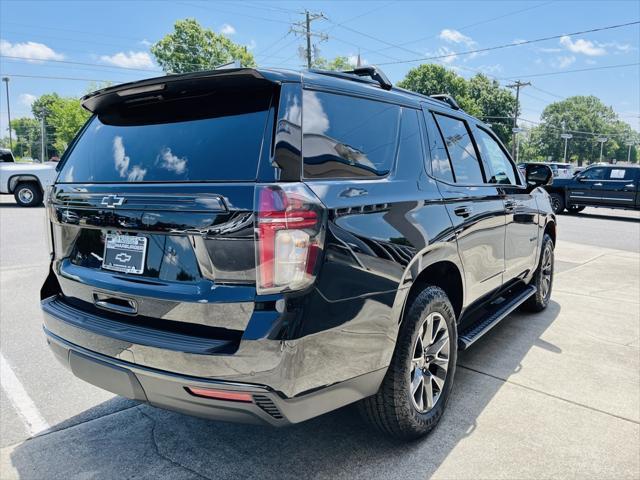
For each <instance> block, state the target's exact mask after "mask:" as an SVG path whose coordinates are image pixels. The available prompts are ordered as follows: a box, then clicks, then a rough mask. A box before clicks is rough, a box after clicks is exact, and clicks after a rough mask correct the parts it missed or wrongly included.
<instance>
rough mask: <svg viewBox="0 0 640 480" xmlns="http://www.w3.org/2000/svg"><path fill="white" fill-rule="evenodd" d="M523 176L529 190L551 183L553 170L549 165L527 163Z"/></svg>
mask: <svg viewBox="0 0 640 480" xmlns="http://www.w3.org/2000/svg"><path fill="white" fill-rule="evenodd" d="M524 176H525V179H526V181H527V187H528V188H529V189H530V190H533V189H534V188H536V187H542V186H544V185H551V184H552V183H553V172H552V171H551V167H549V165H544V164H538V165H536V164H534V163H529V164H527V168H526V170H525V175H524Z"/></svg>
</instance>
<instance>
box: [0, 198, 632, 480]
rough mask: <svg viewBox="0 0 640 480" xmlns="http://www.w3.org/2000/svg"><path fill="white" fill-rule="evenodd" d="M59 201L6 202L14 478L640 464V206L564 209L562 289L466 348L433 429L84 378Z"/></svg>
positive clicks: (583, 474)
mask: <svg viewBox="0 0 640 480" xmlns="http://www.w3.org/2000/svg"><path fill="white" fill-rule="evenodd" d="M43 232H44V210H43V209H42V208H36V209H21V208H18V207H16V206H15V204H14V203H13V199H11V198H3V199H2V200H1V203H0V282H1V289H0V315H1V317H0V353H1V354H2V356H1V357H0V360H1V361H2V370H1V378H0V380H1V381H2V382H1V383H2V389H1V391H0V415H1V417H0V419H1V423H0V428H1V430H0V442H1V443H0V447H1V450H0V478H2V479H3V480H4V479H9V478H25V479H45V478H46V479H56V478H60V479H68V478H83V479H88V478H159V477H163V478H172V479H174V478H175V479H182V478H185V479H186V478H189V479H190V478H234V479H236V478H247V477H260V478H300V477H306V478H367V479H369V478H410V479H424V478H429V477H431V476H432V477H434V478H486V479H494V478H508V479H516V478H536V479H537V478H549V477H554V478H558V477H560V478H563V477H566V478H598V479H602V478H629V479H637V478H639V477H640V214H639V212H620V211H613V210H605V209H587V210H585V212H584V213H583V214H581V215H578V216H569V215H563V216H560V217H559V227H558V245H557V253H556V274H557V275H556V279H555V285H554V294H553V297H552V299H553V301H552V303H551V305H550V306H549V308H548V309H547V310H546V311H544V312H543V313H541V314H537V315H529V314H523V313H515V314H512V315H511V316H510V317H508V318H507V319H505V320H504V321H503V322H502V323H501V324H500V325H499V326H497V327H496V328H495V329H494V330H492V332H491V333H489V334H488V335H487V336H486V337H485V338H483V339H482V340H481V341H479V342H478V344H476V345H474V347H472V348H471V349H470V350H469V351H467V352H464V353H463V354H461V355H460V358H459V365H458V367H459V369H458V372H457V374H456V384H455V388H454V395H453V397H452V400H451V403H450V404H449V408H448V411H447V413H446V415H445V418H444V419H443V421H442V422H441V424H440V426H439V427H438V428H437V429H436V430H435V431H434V432H433V433H432V434H431V435H430V436H429V437H428V438H427V439H425V440H423V441H419V442H414V443H410V444H400V443H397V442H393V441H390V440H388V439H386V438H384V437H382V436H380V435H378V434H376V433H375V432H373V431H372V430H370V429H369V428H367V427H366V426H364V425H363V424H362V423H361V422H360V419H359V417H358V416H357V412H356V411H355V409H354V408H352V407H347V408H344V409H342V410H340V411H337V412H334V413H331V414H328V415H325V416H322V417H320V418H316V419H314V420H311V421H309V422H306V423H303V424H299V425H296V426H294V427H290V428H286V429H271V428H266V427H258V426H247V425H234V424H225V423H216V422H210V421H205V420H201V419H197V418H191V417H187V416H183V415H180V414H177V413H172V412H167V411H162V410H157V409H154V408H152V407H149V406H146V405H141V404H137V403H135V402H132V401H129V400H126V399H122V398H118V397H115V396H113V395H112V394H110V393H108V392H104V391H102V390H99V389H97V388H95V387H93V386H91V385H89V384H86V383H83V382H81V381H80V380H77V379H76V378H74V377H73V376H72V375H71V374H70V373H69V372H67V371H66V370H64V369H63V367H62V366H60V365H59V364H58V363H57V362H56V361H55V360H54V358H53V355H52V354H51V353H50V352H49V350H48V348H47V347H46V344H45V341H44V337H43V335H42V332H41V314H40V309H39V304H38V291H39V288H40V285H41V282H42V280H43V279H44V276H45V273H46V269H47V261H48V259H47V254H46V247H45V238H44V234H43Z"/></svg>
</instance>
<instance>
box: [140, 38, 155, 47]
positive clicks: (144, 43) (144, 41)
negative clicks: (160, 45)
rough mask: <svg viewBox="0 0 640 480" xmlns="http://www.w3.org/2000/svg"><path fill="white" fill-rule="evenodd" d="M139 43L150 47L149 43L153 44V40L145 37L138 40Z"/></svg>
mask: <svg viewBox="0 0 640 480" xmlns="http://www.w3.org/2000/svg"><path fill="white" fill-rule="evenodd" d="M140 45H144V46H145V47H150V46H151V45H153V42H150V41H149V40H147V39H146V38H143V39H142V40H140Z"/></svg>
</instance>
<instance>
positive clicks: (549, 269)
mask: <svg viewBox="0 0 640 480" xmlns="http://www.w3.org/2000/svg"><path fill="white" fill-rule="evenodd" d="M553 249H554V245H553V240H552V239H551V237H550V236H549V235H548V234H546V233H545V235H544V238H543V239H542V248H541V249H540V263H539V265H538V268H537V269H536V273H534V275H533V278H532V279H531V282H530V283H529V285H534V286H535V287H536V293H535V294H534V295H531V296H530V297H529V298H528V299H527V300H526V301H525V302H524V303H523V304H522V309H523V310H526V311H529V312H540V311H542V310H544V309H545V308H547V305H549V299H550V298H551V290H552V288H553V258H554V254H553ZM546 282H548V283H546Z"/></svg>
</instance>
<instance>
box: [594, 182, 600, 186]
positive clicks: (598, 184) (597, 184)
mask: <svg viewBox="0 0 640 480" xmlns="http://www.w3.org/2000/svg"><path fill="white" fill-rule="evenodd" d="M593 186H594V187H601V186H602V183H600V182H598V183H594V184H593Z"/></svg>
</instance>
